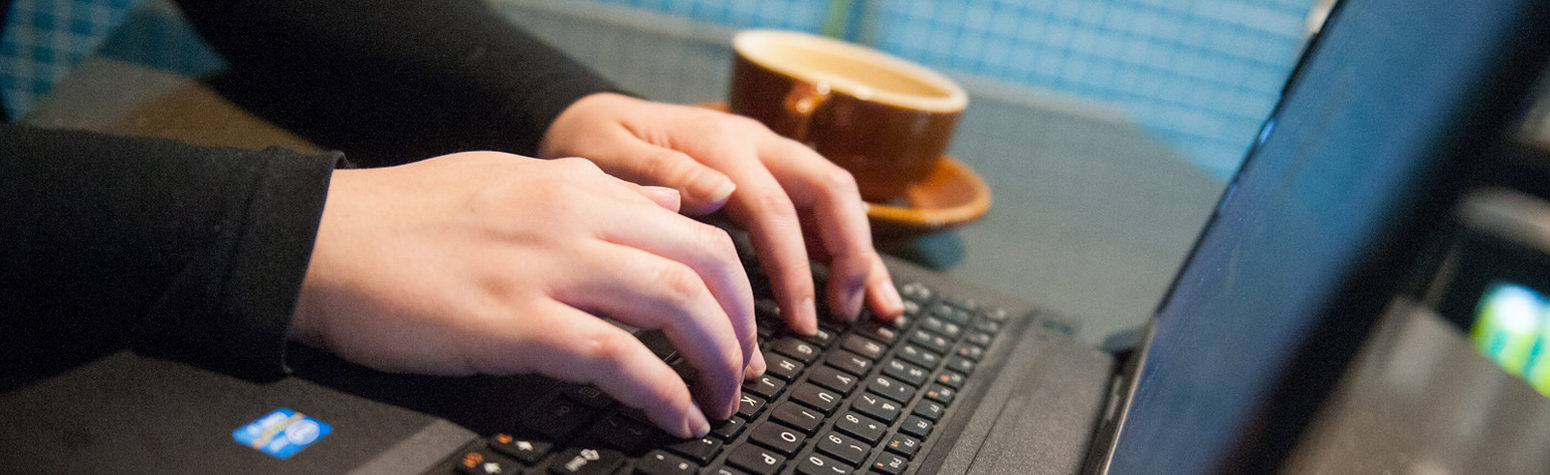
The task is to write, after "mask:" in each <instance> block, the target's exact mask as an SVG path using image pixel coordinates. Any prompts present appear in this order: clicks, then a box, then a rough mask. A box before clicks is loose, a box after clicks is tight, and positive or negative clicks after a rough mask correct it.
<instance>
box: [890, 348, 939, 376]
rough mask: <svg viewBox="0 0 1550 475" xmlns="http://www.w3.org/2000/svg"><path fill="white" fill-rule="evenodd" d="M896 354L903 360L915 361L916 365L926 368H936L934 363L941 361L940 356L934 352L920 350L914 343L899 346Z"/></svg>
mask: <svg viewBox="0 0 1550 475" xmlns="http://www.w3.org/2000/svg"><path fill="white" fill-rule="evenodd" d="M898 354H899V357H900V358H903V359H904V361H908V362H911V363H915V364H916V365H918V366H920V367H922V368H925V369H927V370H933V369H936V365H938V364H941V363H942V357H941V356H937V355H936V353H932V352H930V351H926V350H922V349H920V347H918V346H915V345H904V346H903V347H901V348H899V353H898Z"/></svg>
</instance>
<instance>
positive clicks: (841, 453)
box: [816, 432, 871, 467]
mask: <svg viewBox="0 0 1550 475" xmlns="http://www.w3.org/2000/svg"><path fill="white" fill-rule="evenodd" d="M816 447H817V448H818V451H819V452H823V453H825V454H828V455H829V456H831V457H834V458H836V459H839V460H840V461H841V462H845V463H847V464H850V465H851V466H852V467H854V466H859V465H861V462H864V461H866V454H867V452H868V451H870V450H871V447H870V446H868V445H866V444H864V443H862V442H861V441H859V440H856V439H853V438H851V437H850V436H848V435H845V434H841V433H838V432H830V433H827V434H824V435H823V436H822V437H819V438H818V444H817V445H816Z"/></svg>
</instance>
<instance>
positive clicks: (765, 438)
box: [748, 422, 807, 457]
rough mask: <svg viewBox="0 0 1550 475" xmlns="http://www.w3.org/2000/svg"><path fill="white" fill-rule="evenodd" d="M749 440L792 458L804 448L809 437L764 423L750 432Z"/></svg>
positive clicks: (786, 428) (779, 426)
mask: <svg viewBox="0 0 1550 475" xmlns="http://www.w3.org/2000/svg"><path fill="white" fill-rule="evenodd" d="M748 440H751V441H753V442H754V443H756V444H759V445H763V446H765V447H768V448H770V449H774V450H775V451H777V452H780V453H781V454H782V455H785V456H787V457H790V456H791V455H792V454H795V453H797V450H798V449H801V448H802V443H803V442H806V441H807V435H806V434H803V433H802V432H801V431H799V430H797V429H792V428H790V427H786V426H783V425H780V424H776V423H773V422H764V423H761V424H759V426H758V427H754V428H753V430H752V431H749V432H748Z"/></svg>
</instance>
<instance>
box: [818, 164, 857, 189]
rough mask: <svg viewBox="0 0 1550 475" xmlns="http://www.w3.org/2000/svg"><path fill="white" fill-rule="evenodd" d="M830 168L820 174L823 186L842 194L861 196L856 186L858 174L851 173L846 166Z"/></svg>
mask: <svg viewBox="0 0 1550 475" xmlns="http://www.w3.org/2000/svg"><path fill="white" fill-rule="evenodd" d="M827 168H828V170H827V171H825V172H823V173H821V174H820V175H819V180H822V181H821V183H822V184H823V188H824V189H826V190H829V191H830V192H833V193H835V194H838V195H840V196H852V195H856V196H859V195H860V194H861V192H860V191H858V190H859V189H858V188H857V187H856V176H855V175H851V174H850V172H849V171H846V170H845V169H844V168H840V167H836V166H829V167H827Z"/></svg>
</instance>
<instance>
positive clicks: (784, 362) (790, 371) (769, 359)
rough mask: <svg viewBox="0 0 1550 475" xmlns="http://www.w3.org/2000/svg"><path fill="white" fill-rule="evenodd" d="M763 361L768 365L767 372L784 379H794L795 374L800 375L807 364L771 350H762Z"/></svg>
mask: <svg viewBox="0 0 1550 475" xmlns="http://www.w3.org/2000/svg"><path fill="white" fill-rule="evenodd" d="M764 362H765V363H766V364H767V365H768V367H769V370H768V372H769V374H773V375H775V377H778V378H780V379H783V380H786V381H791V380H793V379H796V378H797V376H801V375H802V370H803V369H804V368H807V365H804V364H802V363H799V362H797V360H793V359H791V358H788V357H786V355H782V354H780V353H775V352H773V351H766V352H764Z"/></svg>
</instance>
